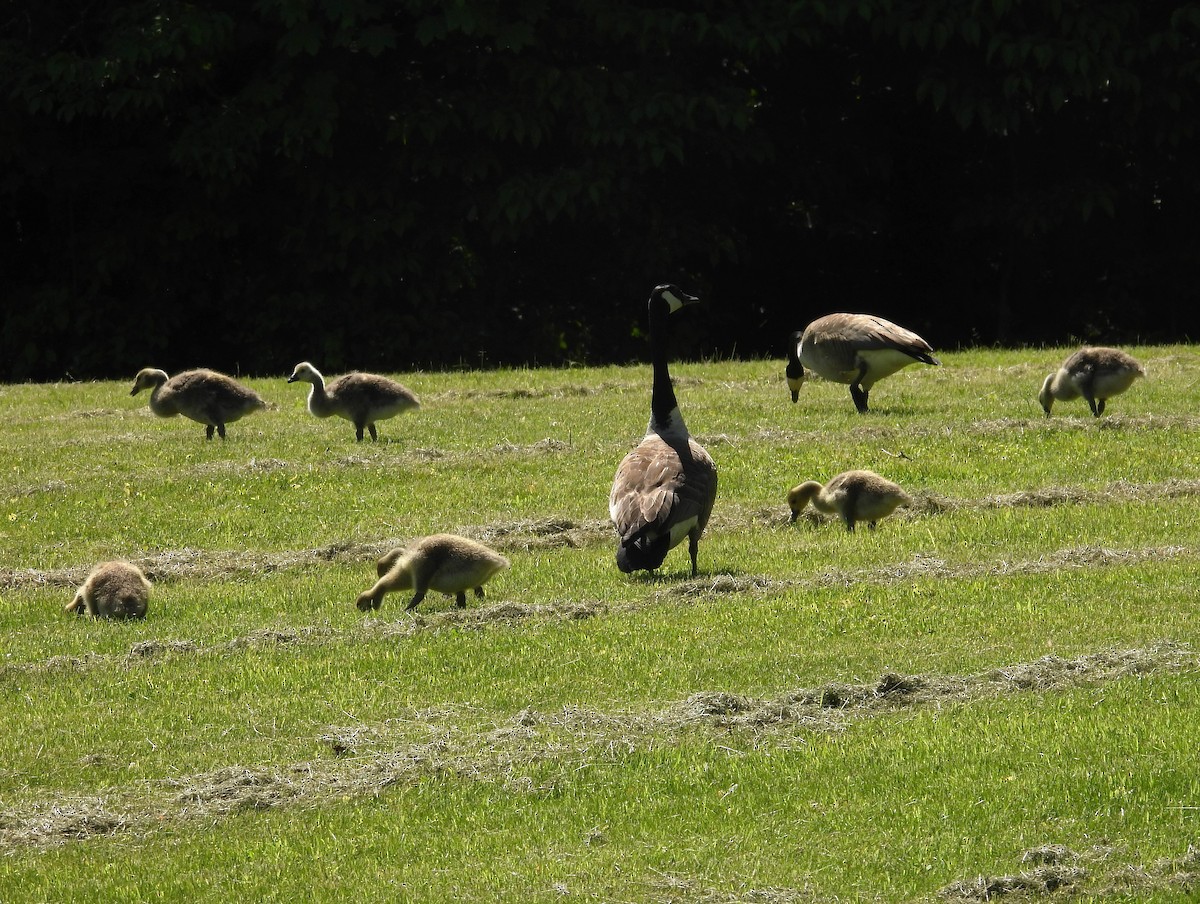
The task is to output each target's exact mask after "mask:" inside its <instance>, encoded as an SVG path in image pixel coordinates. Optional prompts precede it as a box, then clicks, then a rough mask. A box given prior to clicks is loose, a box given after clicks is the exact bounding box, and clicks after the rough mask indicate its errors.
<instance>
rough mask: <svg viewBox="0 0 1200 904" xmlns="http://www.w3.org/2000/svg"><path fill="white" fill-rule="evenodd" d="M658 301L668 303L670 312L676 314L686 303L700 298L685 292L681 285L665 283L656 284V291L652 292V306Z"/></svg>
mask: <svg viewBox="0 0 1200 904" xmlns="http://www.w3.org/2000/svg"><path fill="white" fill-rule="evenodd" d="M658 301H661V302H664V303H665V304H666V306H667V313H668V314H674V313H675V312H676V311H678V310H679V309H680V308H682V307H684V306H686V305H689V304H696V303H698V302H699V301H700V299H699V298H698V297H697V296H695V295H689V294H688V293H687V292H684V291H683V290H682V289H680V288H679V286H675V285H671V284H670V283H664V284H663V285H661V286H655V287H654V291H653V292H651V293H650V305H651V307H653V306H654V305H655V302H658Z"/></svg>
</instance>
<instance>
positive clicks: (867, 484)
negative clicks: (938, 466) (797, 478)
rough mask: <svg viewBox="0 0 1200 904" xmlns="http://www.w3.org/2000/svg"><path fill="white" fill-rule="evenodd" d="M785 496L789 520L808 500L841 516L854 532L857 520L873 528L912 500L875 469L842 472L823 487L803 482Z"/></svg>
mask: <svg viewBox="0 0 1200 904" xmlns="http://www.w3.org/2000/svg"><path fill="white" fill-rule="evenodd" d="M787 499H788V507H789V508H791V510H792V521H795V520H796V519H797V518H799V517H800V513H801V512H802V511H804V508H805V506H807V505H808V504H809V502H811V503H812V504H813V506H814V507H815V508H816V509H818V510H819V511H822V512H825V513H826V514H830V515H834V514H836V515H838V516H839V517H841V519H842V521H843V522H845V524H846V530H848V531H853V530H854V525H855V523H857V522H859V521H866V522H867V527H869V528H870V529H871V530H874V529H875V524H876V522H877V521H879V520H880V519H881V518H886V517H887V516H888V515H890V514H891V513H892V512H894V511H895V510H896V509H897V508H899V507H900V506H902V505H909V504H911V503H912V498H911V497H910V496H909V495H908V494H907V493H905V492H904V490H902V489H900V487H899V486H897V485H896V484H894V483H892V482H891V481H890V480H886V479H884V478H883V477H880V476H879V475H878V474H876V473H875V472H874V471H844V472H843V473H841V474H838V475H837V476H836V477H834V478H833V479H832V480H830V481H829V482H828V483H826V484H825V485H824V486H822V485H821V484H820V483H818V482H817V481H815V480H809V481H805V482H804V483H802V484H800V485H799V486H796V487H792V489H791V490H789V491H788V496H787Z"/></svg>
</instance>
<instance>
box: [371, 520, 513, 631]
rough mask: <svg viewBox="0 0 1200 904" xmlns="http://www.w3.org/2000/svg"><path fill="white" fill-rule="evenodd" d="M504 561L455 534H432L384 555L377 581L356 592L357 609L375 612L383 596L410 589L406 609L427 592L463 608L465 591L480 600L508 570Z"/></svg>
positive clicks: (378, 569)
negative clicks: (490, 582) (487, 586)
mask: <svg viewBox="0 0 1200 904" xmlns="http://www.w3.org/2000/svg"><path fill="white" fill-rule="evenodd" d="M508 566H509V562H508V559H506V558H504V556H502V555H500V554H499V553H498V552H496V551H495V550H493V549H489V548H488V547H487V546H484V545H483V544H482V543H477V542H476V541H474V540H470V539H468V538H466V537H460V536H458V535H456V534H434V535H433V536H431V537H424V538H422V539H420V540H418V541H416V542H415V543H413V544H411V545H409V546H407V547H404V548H402V549H394V550H392V551H391V552H389V553H386V554H384V555H383V556H382V557H381V558H380V560H379V562H378V564H377V566H376V568H377V571H378V572H379V573H380V578H379V580H378V581H376V582H375V584H374V586H372V587H371V589H369V590H366V591H364V592H363V593H360V594H359V596H358V608H359V609H361V610H362V611H363V612H366V611H367V610H369V609H378V608H379V606H380V604H381V603H382V602H383V597H384V594H387V593H390V592H392V591H394V590H413V591H415V592H414V594H413V598H412V599H411V600H409V603H408V606H407V608H408V609H410V610H411V609H415V608H417V606H418V605H419V604H420V602H421V600H423V599H425V594H426V593H428V592H429V591H430V590H436V591H437V592H438V593H445V594H446V595H448V596H453V597H454V600H455V603H456V605H457V606H458V608H460V609H461V608H463V607H465V606H466V605H467V591H468V590H474V591H475V595H476V596H477V597H479V598H481V599H482V598H483V585H484V583H486V582H487V580H488V579H489V578H490V577H492V575H494V574H496V573H497V572H500V571H503V570H504V569H506V568H508Z"/></svg>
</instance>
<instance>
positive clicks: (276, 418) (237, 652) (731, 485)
mask: <svg viewBox="0 0 1200 904" xmlns="http://www.w3.org/2000/svg"><path fill="white" fill-rule="evenodd" d="M1130 351H1132V352H1133V353H1134V354H1135V355H1137V357H1139V359H1140V360H1142V361H1143V362H1144V363H1145V364H1146V366H1147V368H1148V370H1149V377H1148V378H1147V379H1146V380H1144V381H1139V382H1138V384H1137V385H1135V386H1134V387H1133V388H1132V389H1131V390H1130V391H1129V392H1128V393H1127V394H1125V395H1123V396H1119V397H1117V398H1115V399H1113V400H1112V401H1111V402H1110V403H1109V409H1108V414H1107V415H1106V417H1104V418H1102V419H1100V420H1097V419H1094V418H1092V417H1091V416H1090V414H1089V413H1088V411H1087V408H1086V405H1085V403H1083V402H1082V401H1077V402H1074V403H1058V404H1057V405H1056V406H1055V413H1054V417H1052V418H1049V419H1047V418H1045V417H1043V416H1042V412H1041V410H1040V408H1039V406H1038V404H1037V401H1036V398H1035V397H1036V393H1037V390H1038V387H1039V386H1040V382H1041V379H1042V378H1043V377H1044V376H1045V375H1046V374H1047V373H1049V372H1050V371H1051V370H1052V369H1053V368H1054V367H1056V366H1057V364H1058V363H1059V362H1061V360H1062V359H1063V358H1064V357H1065V356H1066V354H1067V353H1068V352H1069V350H1068V349H1048V350H1046V349H1027V350H1011V351H1007V350H1006V351H1001V350H970V351H963V352H952V353H946V354H944V355H942V356H941V357H942V359H943V361H944V364H945V366H944V367H942V368H936V369H935V368H926V367H913V368H909V369H908V370H906V371H904V372H902V373H901V374H899V375H897V376H895V377H893V378H891V379H889V380H887V381H885V382H883V383H881V384H879V385H878V386H877V387H876V389H875V390H874V391H873V393H872V400H871V401H872V408H873V411H872V413H871V414H869V415H867V416H859V415H858V414H857V413H856V412H855V411H854V408H853V405H852V403H851V401H850V398H849V393H848V391H847V389H846V387H844V386H838V385H833V384H828V383H820V382H814V383H811V384H809V385H807V386H806V387H805V389H804V390H803V391H802V393H801V396H800V400H799V402H798V403H797V404H794V405H793V404H791V402H790V401H789V400H788V394H787V390H786V388H785V386H784V383H783V376H782V363H781V362H779V361H752V362H712V363H680V364H677V365H676V366H675V367H674V368H673V374H674V376H675V377H676V385H677V393H678V396H679V399H680V404H681V407H682V410H683V412H684V415H685V417H686V419H687V422H688V425H689V427H690V428H691V430H692V432H693V433H694V435H696V436H697V437H698V438H699V439H700V440H701V441H702V442H703V443H704V444H705V445H706V446H707V448H708V449H709V451H710V453H711V454H712V455H713V457H714V459H715V460H716V462H717V465H718V469H719V471H720V489H719V496H718V502H717V506H716V509H715V511H714V515H713V520H712V522H711V524H710V527H709V531H708V533H707V535H706V537H705V539H704V540H703V541H702V543H701V546H700V571H701V574H700V576H699V577H698V578H696V579H692V578H691V576H690V572H689V568H688V562H687V554H686V551H685V550H684V549H683V548H680V549H677V550H675V551H673V552H672V553H671V555H670V556H669V557H668V559H667V562H666V564H665V566H664V568H663V569H662V570H661V571H660V572H659V573H657V574H654V575H645V574H641V575H633V576H626V575H622V574H620V573H619V572H618V571H617V569H616V567H615V563H614V561H613V549H614V546H615V542H614V535H613V533H612V531H611V527H609V526H608V525H607V496H608V489H609V485H610V483H611V479H612V474H613V471H614V470H615V468H616V465H617V463H618V462H619V461H620V459H621V457H622V456H623V455H624V454H625V453H626V452H627V451H628V450H629V449H630V448H631V447H632V446H633V444H635V443H636V442H637V440H638V439H639V438H640V436H641V435H642V433H643V432H644V429H645V424H646V420H647V418H648V413H649V412H648V409H649V377H650V374H649V368H648V367H647V366H630V367H608V368H578V369H569V370H517V371H502V372H486V373H480V372H471V373H438V374H426V373H415V374H399V375H397V376H398V378H399V379H401V380H402V382H404V383H405V384H406V385H408V386H409V387H410V388H412V389H413V390H414V391H415V392H416V393H417V394H418V395H419V396H420V397H421V399H422V403H423V407H422V409H421V410H420V411H417V412H414V413H411V414H408V415H405V416H402V417H399V418H396V419H393V420H390V421H386V422H383V423H382V424H381V425H380V426H381V435H382V441H381V442H379V443H375V444H372V443H369V442H367V443H362V444H358V443H355V442H354V435H353V428H352V427H351V426H350V425H349V424H348V423H347V422H345V421H341V420H339V419H330V420H326V421H318V420H316V419H314V418H311V417H310V416H308V414H307V413H306V412H305V410H304V395H305V390H306V389H307V387H306V386H304V387H298V386H294V385H293V386H288V385H287V384H286V383H285V380H284V375H280V376H276V377H265V376H263V377H253V378H248V379H247V380H246V382H248V383H249V384H250V385H252V386H254V387H255V388H256V389H258V390H259V391H260V392H261V393H262V394H263V395H264V397H266V398H267V399H268V401H269V402H271V403H272V407H271V408H270V409H269V410H268V411H266V412H264V413H261V414H258V415H254V416H253V417H251V418H248V419H246V420H244V421H241V422H238V423H235V424H232V425H230V427H229V430H228V432H229V438H228V440H227V441H226V442H224V443H222V442H220V441H212V442H207V441H205V439H204V430H203V427H202V426H200V425H197V424H194V423H192V422H190V421H187V420H184V419H180V418H176V419H170V420H160V419H157V418H155V417H153V416H152V415H151V414H150V413H149V411H148V409H147V408H146V405H145V396H144V395H143V396H140V397H135V398H130V397H129V395H128V392H129V385H130V383H131V382H132V372H133V371H134V370H136V367H137V366H141V364H142V363H144V362H135V363H134V366H132V367H131V379H130V382H129V383H116V382H111V383H89V384H55V385H19V386H3V387H0V411H3V414H4V417H5V423H6V430H5V431H4V432H3V433H2V434H0V462H2V463H3V464H2V468H3V471H0V501H2V503H3V508H2V514H0V548H2V549H3V550H4V554H3V560H2V561H0V637H2V638H3V640H2V642H0V687H2V690H3V694H4V698H5V701H6V706H5V709H4V711H3V716H2V719H3V723H2V728H3V731H0V848H3V854H4V856H3V857H0V901H8V900H23V901H24V900H72V901H111V900H118V899H121V900H138V899H145V900H166V901H173V900H187V899H197V898H199V899H202V900H223V899H225V898H227V897H229V896H230V895H232V894H237V895H239V896H241V897H242V898H243V899H246V900H280V901H283V900H289V901H290V900H311V901H326V900H328V901H335V900H336V901H341V900H348V899H356V900H379V901H390V900H450V899H458V900H478V901H494V900H506V901H527V900H561V899H564V898H566V899H571V898H579V899H588V900H636V901H662V900H701V901H733V900H745V899H757V900H770V901H791V900H831V899H842V900H846V899H850V900H859V899H861V900H886V901H910V900H935V899H936V900H944V899H945V898H946V897H947V896H948V895H949V896H953V895H954V894H958V895H960V896H962V895H966V894H968V892H969V888H970V887H972V886H971V885H970V883H973V882H976V881H977V880H978V877H981V876H984V877H1010V878H1011V877H1017V879H1018V880H1020V881H1024V882H1026V887H1027V890H1028V889H1029V888H1033V885H1032V884H1030V883H1036V882H1037V881H1043V880H1044V879H1045V877H1044V876H1043V880H1038V879H1037V875H1036V870H1037V869H1038V868H1039V867H1038V864H1037V862H1036V859H1037V858H1036V857H1035V858H1033V859H1032V860H1028V861H1027V862H1022V856H1023V855H1024V854H1025V853H1026V852H1028V851H1031V850H1036V849H1039V848H1042V847H1045V846H1047V845H1058V846H1064V847H1065V849H1067V853H1066V854H1063V853H1061V852H1060V853H1059V854H1058V855H1057V856H1058V858H1059V861H1060V862H1059V863H1057V864H1055V865H1054V867H1053V868H1054V869H1057V870H1059V871H1060V872H1058V873H1056V874H1055V876H1057V878H1056V879H1055V880H1054V881H1056V882H1062V883H1066V886H1069V888H1070V889H1072V890H1073V891H1072V892H1071V893H1073V894H1075V895H1076V896H1077V897H1079V896H1083V897H1088V898H1090V899H1094V900H1123V899H1126V898H1128V899H1136V900H1175V899H1182V897H1183V896H1185V895H1186V894H1187V893H1188V891H1189V889H1190V888H1191V887H1192V886H1191V885H1189V884H1188V883H1187V881H1185V880H1184V879H1180V878H1179V877H1180V876H1181V875H1182V876H1185V877H1186V876H1188V875H1191V876H1193V877H1194V876H1195V875H1196V874H1197V873H1200V864H1198V863H1195V862H1193V861H1192V860H1189V859H1188V856H1189V855H1188V849H1189V844H1190V843H1194V842H1195V840H1196V836H1197V828H1198V826H1197V813H1200V774H1198V773H1197V772H1196V770H1195V753H1194V749H1195V738H1196V737H1197V736H1198V728H1200V724H1198V723H1200V716H1198V715H1197V713H1198V712H1200V707H1197V705H1196V704H1197V703H1198V702H1200V701H1198V700H1197V696H1200V685H1197V681H1196V679H1197V677H1198V676H1197V673H1198V671H1200V667H1198V661H1200V657H1198V655H1197V654H1196V653H1194V652H1193V651H1194V650H1196V649H1200V606H1198V605H1197V604H1198V602H1200V600H1198V598H1197V592H1196V590H1195V576H1196V574H1197V564H1198V559H1200V552H1198V551H1200V518H1197V517H1196V503H1197V499H1198V498H1200V431H1198V428H1200V412H1197V410H1196V402H1197V400H1198V399H1200V388H1198V387H1200V349H1196V348H1194V347H1191V346H1169V347H1162V346H1159V347H1144V348H1133V349H1130ZM853 467H866V468H871V469H874V470H876V471H879V472H880V473H882V474H884V475H885V476H887V477H890V478H891V479H893V480H896V481H897V482H899V483H900V484H901V485H903V486H904V487H905V488H906V489H907V490H909V492H910V493H912V494H913V495H914V497H915V498H916V505H915V506H914V507H913V508H912V509H911V510H909V511H902V512H899V513H897V515H895V516H893V517H892V518H889V519H887V520H885V521H884V522H882V523H881V525H880V527H879V529H878V530H877V531H874V532H871V531H868V530H865V529H860V530H859V531H858V532H856V533H855V534H848V533H847V532H846V531H844V530H843V529H842V528H841V527H840V525H839V524H837V523H835V522H833V521H832V520H828V519H825V520H823V521H822V522H820V523H818V522H817V521H816V520H814V519H808V518H803V519H801V520H800V521H799V522H798V523H796V524H789V522H788V517H787V516H788V513H787V509H786V505H785V503H784V495H785V493H786V490H787V489H788V487H790V486H791V485H793V484H795V483H798V482H800V481H802V480H804V479H808V478H816V479H821V480H825V479H828V478H829V477H831V476H833V475H834V474H836V473H838V472H839V471H841V470H845V469H848V468H853ZM447 530H449V531H458V532H462V533H466V534H469V535H471V536H475V537H478V538H481V539H484V540H485V541H487V542H490V543H492V544H493V545H494V546H496V547H497V548H498V549H500V550H501V551H503V552H504V553H505V555H507V556H508V557H509V558H510V560H511V561H512V567H511V569H510V570H509V571H507V572H505V573H503V574H501V575H499V576H498V577H496V578H495V579H493V581H492V582H491V583H489V584H488V586H487V588H486V590H487V597H486V598H485V599H484V600H482V601H477V600H474V599H473V598H472V599H471V601H470V603H469V608H468V610H467V611H466V612H458V611H455V610H454V607H453V602H452V601H450V600H448V599H447V598H445V597H442V596H440V595H437V594H431V595H430V596H428V597H427V598H426V600H425V602H424V603H422V605H421V607H420V609H419V610H418V611H417V612H416V613H407V612H405V611H404V603H405V602H406V599H405V597H404V595H403V594H400V595H396V596H389V597H388V598H387V599H386V600H385V602H384V605H383V608H382V609H381V610H380V611H379V612H378V613H375V614H373V615H371V616H364V615H363V614H362V613H359V612H358V611H357V609H356V608H355V607H354V599H355V596H356V595H357V594H358V593H359V592H360V591H361V590H363V589H365V588H366V587H367V586H369V585H370V584H371V583H372V582H373V579H374V550H378V549H380V548H386V547H387V546H388V545H391V544H395V543H400V542H404V541H406V540H408V539H411V538H412V537H415V536H420V535H423V534H426V533H433V532H438V531H447ZM118 557H119V558H128V559H132V560H135V561H140V562H143V563H144V564H145V565H146V567H147V568H148V569H149V570H151V571H152V572H153V574H154V577H155V588H154V593H153V595H152V599H151V610H150V616H149V618H147V619H146V620H145V621H144V622H142V623H138V624H103V623H89V622H86V621H84V620H79V619H72V618H68V617H66V616H65V615H64V614H63V613H62V606H63V605H64V604H65V603H66V602H68V601H69V600H70V598H71V595H72V594H73V590H74V585H75V583H76V582H78V581H79V580H81V579H82V577H83V576H84V575H85V574H86V572H87V570H88V569H89V568H90V566H91V565H92V564H94V563H95V562H97V561H100V560H102V559H106V558H118ZM1130 651H1132V652H1130ZM1117 652H1119V653H1121V655H1128V656H1129V657H1130V658H1128V664H1124V665H1122V666H1121V667H1120V668H1114V669H1109V670H1107V671H1103V672H1096V671H1094V670H1093V669H1092V668H1091V666H1090V665H1089V664H1090V663H1093V662H1094V661H1095V657H1104V656H1108V655H1115V653H1117ZM1047 656H1052V657H1057V659H1054V660H1046V659H1044V657H1047ZM1121 661H1122V663H1126V660H1125V659H1122V660H1121ZM1046 662H1050V663H1052V664H1055V666H1054V674H1055V675H1056V676H1059V677H1057V678H1056V679H1055V680H1054V681H1050V682H1042V683H1028V682H1022V681H1020V680H1017V679H1015V678H1014V679H1013V680H1012V681H1011V682H1007V683H1006V681H1007V679H1004V680H1001V679H998V678H995V676H997V675H999V676H1008V675H1016V674H1018V673H1021V670H1022V669H1027V668H1031V667H1035V666H1038V664H1039V663H1042V664H1044V663H1046ZM885 675H898V676H912V677H913V680H916V681H918V682H919V683H920V682H924V683H925V684H927V685H928V687H930V688H934V687H938V688H940V687H941V686H942V683H943V682H944V683H945V684H946V686H947V687H951V686H954V687H957V686H959V685H961V684H964V683H965V685H966V686H970V687H971V688H984V687H986V688H989V690H987V691H986V692H984V691H982V690H980V691H979V692H975V691H972V692H971V693H966V694H959V693H951V692H950V691H946V692H945V693H942V692H940V691H939V692H937V693H933V692H930V693H929V694H928V695H926V696H924V697H920V698H917V697H913V698H912V699H911V700H910V699H909V698H908V697H905V696H903V695H901V696H900V697H897V698H893V697H891V696H889V695H888V694H887V693H886V688H887V687H888V686H889V685H888V680H887V679H883V676H885ZM988 676H992V677H991V678H989V677H988ZM993 679H994V680H993ZM989 682H990V683H989ZM997 682H999V683H997ZM877 685H878V686H879V688H880V689H879V690H878V691H877V692H876V693H874V694H873V693H872V690H871V689H872V688H875V687H876V686H877ZM823 688H824V689H829V688H833V689H838V688H858V689H860V690H862V689H864V688H865V693H866V696H867V698H868V699H869V700H877V701H879V703H880V705H878V706H875V705H869V706H868V705H857V704H855V705H850V704H849V703H845V702H844V701H842V702H841V703H840V704H839V700H840V699H841V698H840V696H839V695H843V692H842V691H841V690H836V693H834V692H833V691H828V690H827V691H826V692H824V693H825V697H824V699H826V702H827V705H825V706H821V705H819V704H814V705H811V706H808V705H805V706H801V707H800V708H799V709H796V710H795V711H794V712H793V708H792V702H789V701H795V700H799V699H801V698H803V699H805V700H807V699H809V698H810V697H812V696H813V694H812V692H813V689H816V697H815V698H814V699H821V697H822V690H821V689H823ZM831 693H833V696H832V697H830V694H831ZM714 695H725V696H728V697H729V698H730V699H731V700H734V701H740V702H735V703H732V704H730V707H731V708H730V709H729V711H728V712H726V711H724V710H723V709H722V707H721V706H715V707H714V706H712V705H710V704H707V703H705V701H708V700H710V699H718V700H721V699H724V697H721V696H716V697H714ZM847 699H848V698H847ZM885 704H886V705H885ZM743 707H744V708H745V709H744V711H743ZM760 708H761V711H762V712H771V713H777V714H778V713H784V715H783V716H780V717H778V718H776V717H774V716H772V717H771V718H765V717H764V718H762V719H759V718H757V717H755V718H751V717H750V716H749V715H747V713H752V712H755V713H756V712H759V709H760ZM738 713H742V715H741V716H740V717H738ZM1031 877H1032V878H1031ZM956 883H957V885H956ZM1193 883H1194V879H1193ZM1052 884H1053V883H1052ZM980 887H984V886H980ZM954 889H957V891H955V890H954ZM943 892H944V893H943ZM756 896H757V897H756Z"/></svg>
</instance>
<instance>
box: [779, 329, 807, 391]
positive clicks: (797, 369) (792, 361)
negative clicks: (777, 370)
mask: <svg viewBox="0 0 1200 904" xmlns="http://www.w3.org/2000/svg"><path fill="white" fill-rule="evenodd" d="M803 338H804V333H792V338H791V339H790V340H789V341H788V363H787V369H786V370H785V371H784V373H785V374H786V375H787V378H788V379H789V380H795V379H798V378H799V377H802V376H803V375H804V365H802V364H801V363H800V340H801V339H803Z"/></svg>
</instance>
